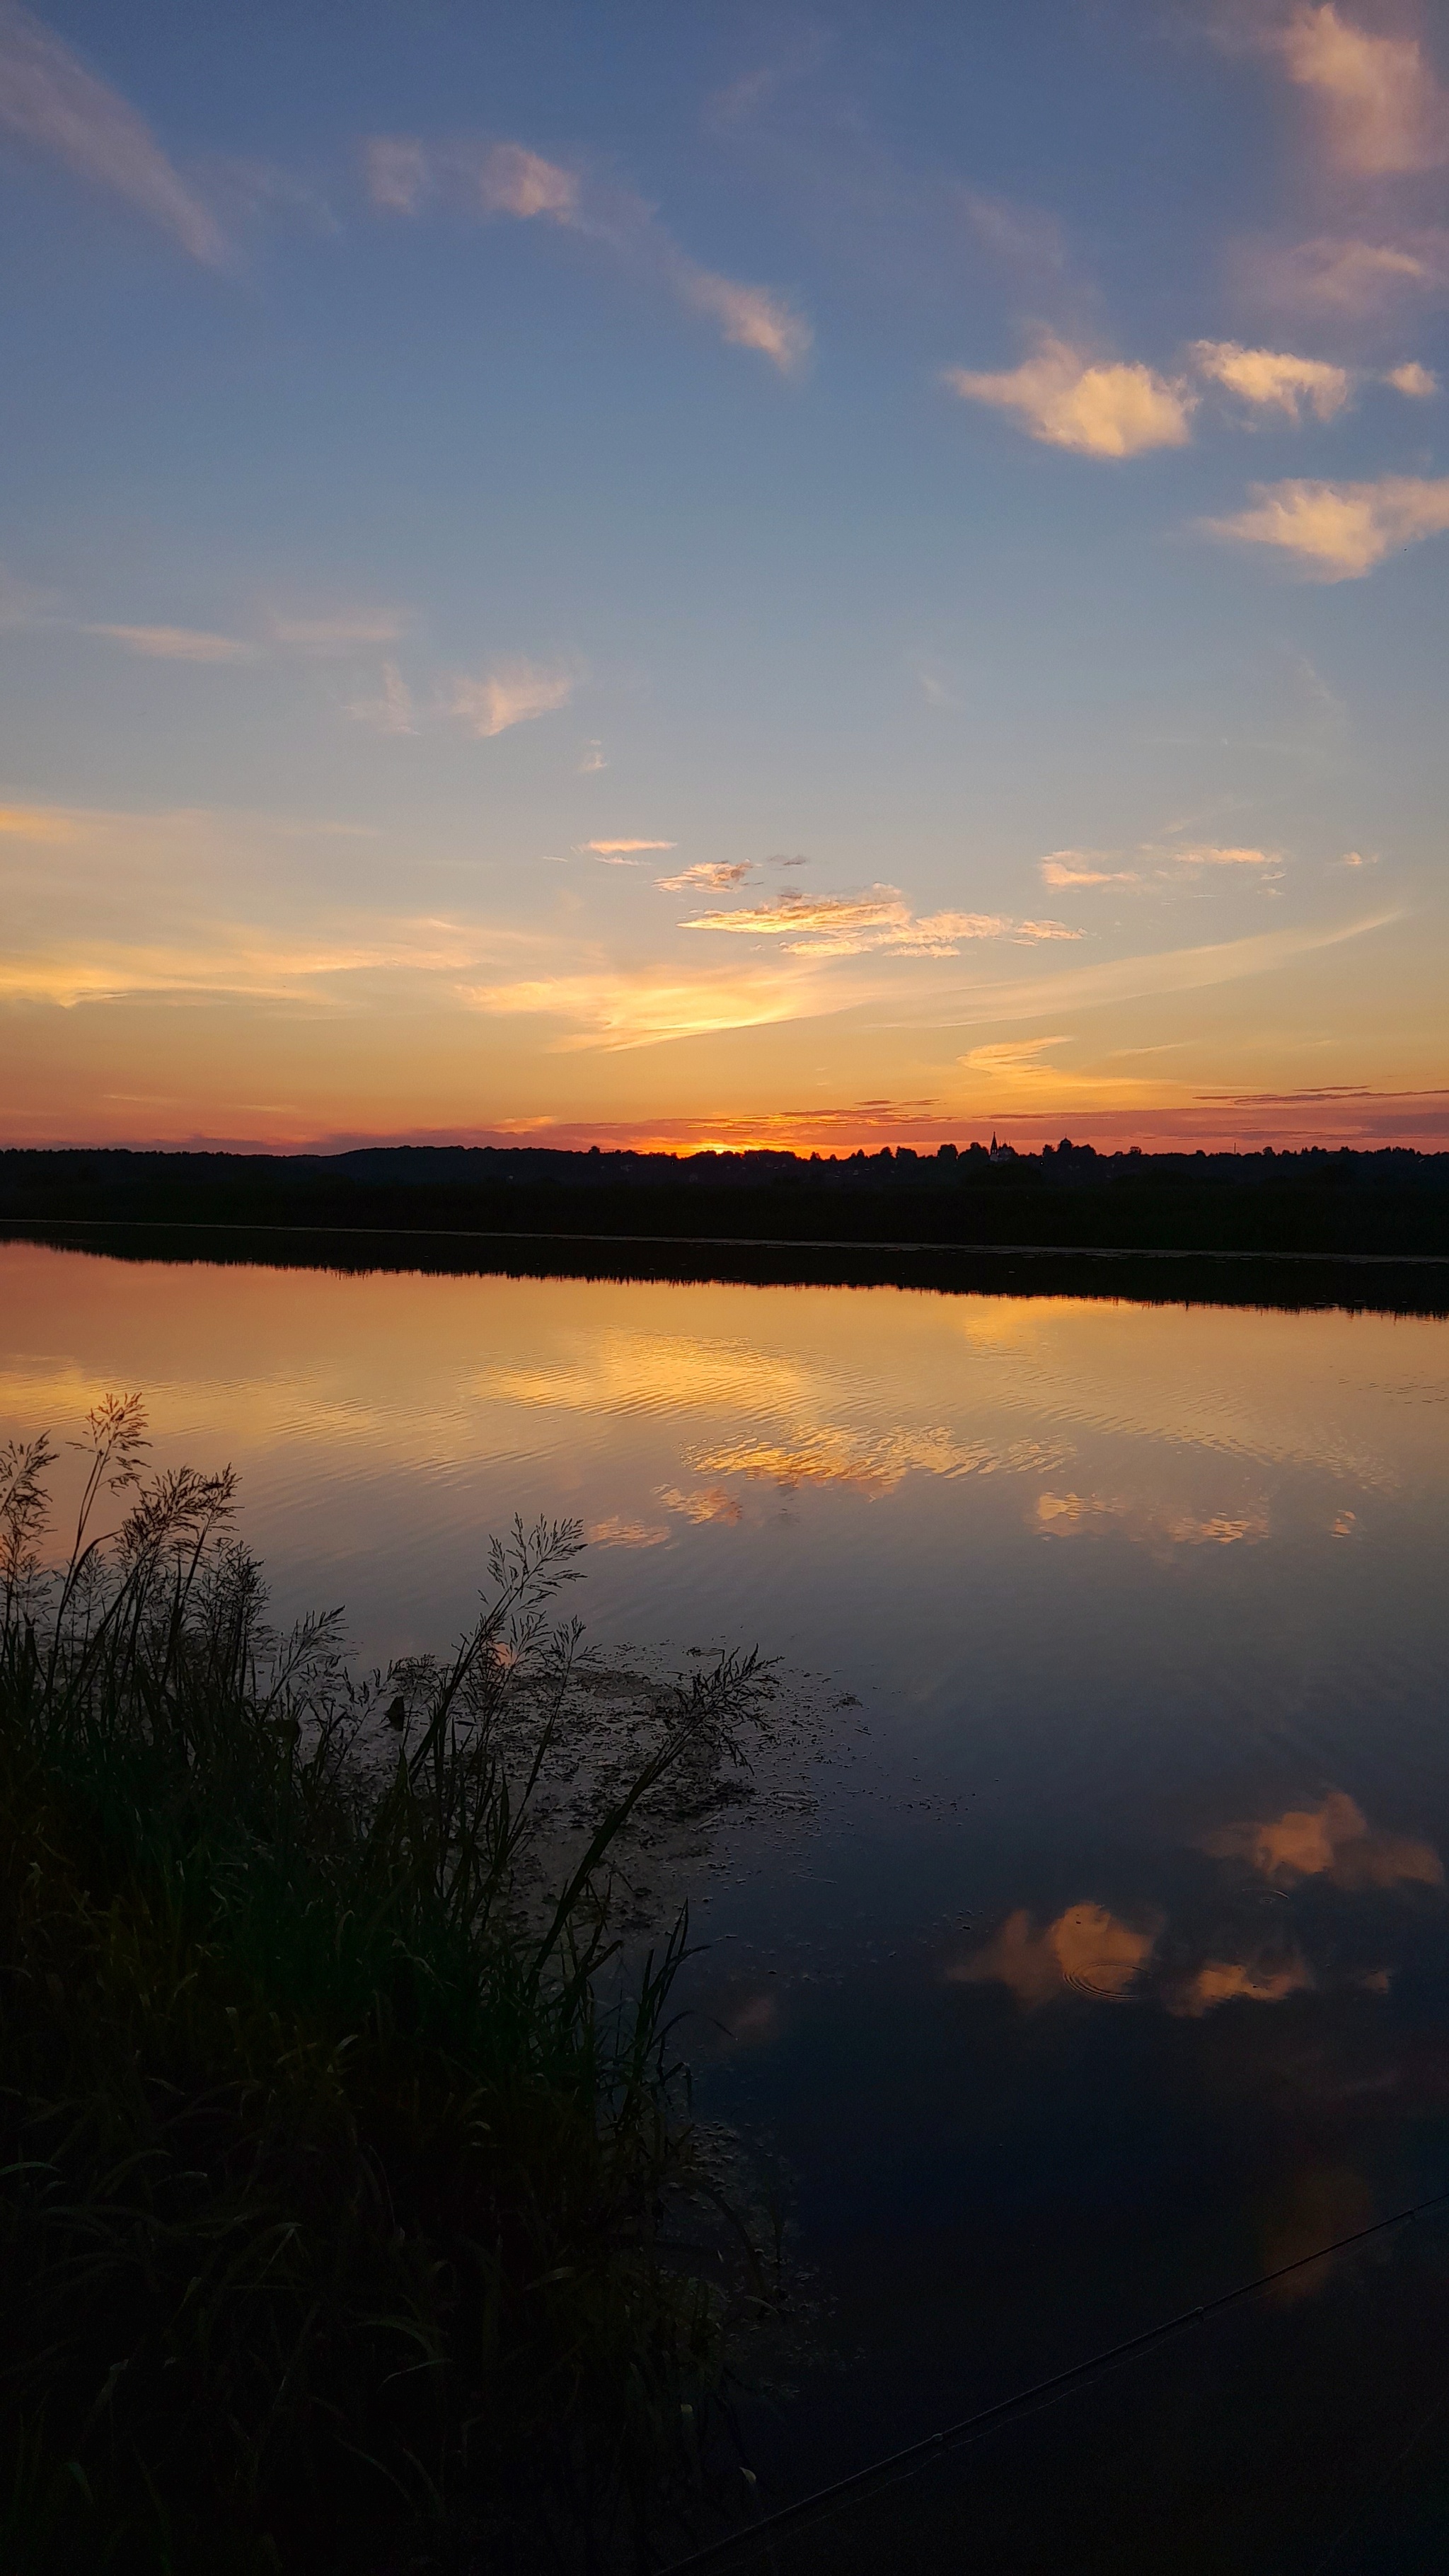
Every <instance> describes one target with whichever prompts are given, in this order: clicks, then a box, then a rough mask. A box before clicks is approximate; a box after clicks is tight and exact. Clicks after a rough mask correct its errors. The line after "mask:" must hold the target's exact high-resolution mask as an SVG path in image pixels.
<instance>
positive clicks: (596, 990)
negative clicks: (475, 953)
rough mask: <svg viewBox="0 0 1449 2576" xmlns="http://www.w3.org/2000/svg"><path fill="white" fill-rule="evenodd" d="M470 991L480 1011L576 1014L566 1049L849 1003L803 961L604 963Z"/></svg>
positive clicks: (613, 1047)
mask: <svg viewBox="0 0 1449 2576" xmlns="http://www.w3.org/2000/svg"><path fill="white" fill-rule="evenodd" d="M464 998H465V1000H466V1001H467V1002H468V1003H469V1004H470V1006H471V1007H472V1008H473V1009H474V1010H478V1011H491V1012H499V1013H502V1014H505V1015H510V1016H511V1015H513V1014H518V1015H520V1016H527V1017H534V1016H537V1017H539V1018H544V1019H559V1020H565V1021H570V1022H572V1023H573V1024H574V1034H572V1035H570V1036H568V1037H563V1038H559V1039H557V1040H555V1041H554V1045H555V1048H556V1050H557V1051H558V1052H560V1053H563V1054H571V1053H573V1052H574V1051H575V1050H577V1049H579V1048H584V1047H598V1048H601V1049H604V1050H606V1051H609V1052H618V1051H620V1050H623V1049H627V1048H632V1047H643V1046H660V1045H663V1044H664V1043H666V1042H667V1041H668V1040H670V1039H674V1038H692V1037H711V1036H715V1035H717V1034H718V1033H719V1032H721V1031H722V1030H726V1029H755V1028H765V1027H768V1026H770V1025H772V1024H773V1023H775V1022H777V1021H780V1020H794V1019H802V1018H807V1017H813V1016H814V1015H815V1014H817V1013H820V1012H827V1011H833V1010H837V1009H840V1008H841V1007H843V1005H842V1003H841V1001H840V999H839V997H838V996H836V995H833V994H827V993H826V992H825V991H824V990H823V989H822V988H819V987H817V986H812V984H811V983H810V982H809V981H808V979H807V978H806V977H805V975H804V973H803V971H802V970H800V969H798V968H797V969H794V970H792V971H789V972H781V971H779V970H778V969H777V970H774V971H770V970H764V971H755V972H748V971H747V972H745V973H744V974H740V973H726V974H720V975H689V974H684V973H680V972H679V971H678V970H677V969H676V970H671V969H670V968H669V967H667V966H664V967H640V968H635V969H630V968H627V967H617V968H612V969H611V968H602V967H601V968H592V969H586V970H584V971H582V972H577V973H572V972H568V971H561V972H559V973H557V974H543V975H535V976H530V977H519V978H517V979H515V980H514V981H512V982H510V983H505V984H496V983H495V984H474V985H472V986H470V987H468V988H467V989H466V990H465V994H464Z"/></svg>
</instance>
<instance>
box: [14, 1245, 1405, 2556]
mask: <svg viewBox="0 0 1449 2576" xmlns="http://www.w3.org/2000/svg"><path fill="white" fill-rule="evenodd" d="M107 1387H127V1388H130V1387H139V1388H142V1389H144V1390H145V1393H146V1395H147V1398H148V1400H149V1404H150V1408H151V1416H152V1425H153V1431H154V1436H155V1454H156V1456H157V1459H158V1461H160V1462H163V1463H165V1462H172V1461H177V1460H180V1459H183V1458H184V1459H187V1460H190V1461H192V1462H193V1463H196V1464H199V1465H213V1464H216V1463H219V1462H220V1461H221V1460H223V1459H226V1458H230V1459H231V1460H232V1461H234V1463H235V1464H236V1465H237V1466H238V1467H239V1468H240V1469H241V1470H242V1473H243V1476H244V1480H245V1481H244V1494H245V1498H246V1508H245V1515H244V1525H245V1528H246V1531H247V1534H248V1536H249V1537H250V1539H251V1540H252V1541H253V1543H254V1545H255V1546H256V1547H257V1549H258V1550H259V1552H260V1553H261V1554H262V1555H263V1556H264V1557H265V1558H266V1559H267V1560H268V1562H269V1565H270V1567H271V1570H272V1572H273V1576H274V1581H275V1599H276V1604H277V1607H278V1608H279V1609H280V1610H281V1611H283V1612H284V1613H289V1612H291V1611H294V1610H298V1609H301V1608H303V1607H306V1606H313V1605H316V1604H318V1603H322V1602H328V1603H330V1602H333V1601H346V1602H347V1603H348V1605H349V1608H350V1613H351V1618H352V1624H353V1629H354V1633H355V1634H356V1636H357V1639H358V1642H359V1646H360V1647H361V1648H362V1649H363V1651H364V1652H365V1653H366V1655H367V1656H368V1658H369V1659H371V1658H372V1657H375V1656H384V1655H386V1654H388V1653H392V1652H397V1651H401V1650H403V1649H406V1648H412V1647H416V1646H419V1645H422V1644H424V1643H433V1644H436V1643H440V1642H443V1641H445V1640H446V1638H447V1636H448V1635H449V1633H450V1632H451V1630H452V1629H453V1628H454V1627H455V1625H456V1624H457V1623H458V1622H459V1621H460V1619H461V1617H462V1616H463V1614H464V1613H465V1611H466V1609H467V1606H468V1603H469V1600H470V1597H471V1587H472V1585H473V1582H474V1580H475V1576H476V1573H477V1571H478V1569H479V1566H480V1560H481V1553H482V1541H483V1538H484V1536H485V1535H486V1533H487V1531H488V1530H489V1529H490V1528H492V1527H496V1526H497V1525H498V1524H499V1523H500V1522H501V1521H502V1520H503V1519H504V1518H505V1517H506V1516H508V1515H509V1514H511V1513H512V1512H513V1511H514V1510H515V1509H517V1510H521V1511H523V1512H524V1513H525V1514H528V1513H532V1512H534V1511H537V1510H544V1511H548V1512H550V1513H563V1512H570V1513H576V1514H577V1515H578V1516H579V1517H580V1518H581V1519H582V1520H583V1521H584V1523H585V1525H586V1527H587V1529H588V1532H589V1535H590V1538H591V1540H592V1542H593V1544H592V1546H591V1549H590V1552H589V1558H588V1566H589V1575H588V1581H587V1584H586V1586H585V1587H583V1592H584V1598H583V1599H582V1600H581V1602H580V1604H579V1606H580V1607H581V1608H582V1609H583V1610H584V1611H585V1612H586V1615H587V1617H588V1621H589V1625H590V1628H591V1630H592V1631H593V1632H594V1633H595V1634H596V1635H598V1636H599V1637H601V1638H603V1639H619V1640H625V1639H627V1640H630V1641H634V1642H647V1643H650V1644H663V1645H667V1646H668V1647H669V1648H670V1649H671V1650H673V1651H674V1652H676V1653H679V1652H682V1651H683V1650H684V1649H685V1648H687V1647H688V1646H689V1645H691V1644H701V1645H706V1646H707V1645H710V1644H713V1643H716V1642H730V1643H747V1644H748V1643H753V1642H755V1641H758V1642H759V1643H760V1645H761V1646H762V1647H763V1648H764V1649H765V1650H766V1651H768V1652H770V1653H772V1654H775V1655H778V1656H780V1657H781V1658H783V1660H784V1662H785V1663H786V1664H787V1665H788V1666H789V1667H791V1668H793V1669H795V1670H796V1671H800V1672H804V1673H808V1674H809V1675H810V1676H812V1677H813V1678H812V1684H811V1687H812V1689H813V1690H814V1691H815V1693H816V1696H817V1699H818V1700H819V1701H820V1703H821V1704H822V1705H827V1706H828V1705H829V1704H830V1703H831V1702H833V1701H835V1700H843V1699H844V1698H845V1697H846V1695H849V1696H850V1697H852V1698H853V1699H854V1700H856V1701H858V1702H859V1703H860V1705H859V1707H848V1706H842V1707H840V1708H838V1709H837V1710H834V1711H833V1713H832V1714H830V1715H829V1717H828V1718H827V1722H826V1729H825V1733H824V1736H823V1738H822V1741H821V1744H820V1748H819V1753H818V1757H817V1758H816V1759H815V1760H814V1762H813V1764H812V1766H811V1778H810V1785H811V1786H812V1788H813V1790H814V1792H815V1793H816V1797H817V1800H818V1804H817V1807H816V1811H815V1813H814V1815H813V1817H812V1818H811V1819H810V1820H808V1822H801V1823H799V1824H798V1825H796V1826H794V1827H792V1828H789V1829H783V1830H782V1829H780V1828H779V1827H778V1826H777V1827H776V1828H774V1829H772V1831H771V1832H770V1833H769V1834H768V1835H763V1836H762V1838H761V1843H760V1847H759V1848H758V1849H752V1848H751V1846H750V1844H749V1841H748V1839H745V1840H744V1841H739V1840H736V1841H735V1842H734V1843H733V1844H731V1846H730V1848H729V1852H728V1855H727V1857H726V1859H725V1861H724V1862H723V1863H722V1866H721V1869H720V1871H719V1873H718V1874H717V1877H716V1880H715V1883H714V1884H713V1886H712V1887H711V1889H710V1891H709V1894H708V1901H707V1903H705V1904H703V1905H702V1906H701V1908H700V1913H699V1920H700V1921H701V1923H702V1924H703V1926H704V1929H705V1931H706V1934H707V1937H708V1940H709V1944H710V1947H709V1949H708V1952H707V1954H706V1956H705V1957H704V1959H703V1960H702V1961H701V1962H700V1963H699V1964H698V1966H697V1968H696V1970H695V1994H694V1999H695V2001H696V2002H697V2003H698V2004H699V2006H700V2008H701V2016H702V2017H701V2019H700V2021H699V2022H698V2024H697V2025H696V2046H695V2052H694V2053H695V2055H696V2058H697V2061H698V2063H699V2066H700V2087H699V2094H698V2100H699V2104H700V2107H701V2108H702V2110H703V2111H704V2112H705V2113H706V2114H707V2115H708V2116H710V2117H713V2118H719V2119H723V2120H726V2121H729V2122H733V2123H737V2124H740V2125H742V2126H743V2127H744V2128H745V2129H746V2131H747V2132H748V2133H749V2134H750V2135H751V2136H752V2137H753V2138H756V2139H758V2140H761V2141H763V2142H764V2151H766V2152H767V2153H768V2154H769V2155H770V2156H771V2157H773V2158H775V2159H777V2160H778V2162H779V2165H780V2167H781V2168H782V2169H783V2170H784V2171H786V2172H787V2173H788V2175H789V2177H790V2190H791V2194H792V2198H793V2203H794V2207H795V2211H796V2217H797V2225H798V2242H799V2248H800V2252H801V2256H802V2258H803V2260H804V2261H805V2262H806V2263H807V2264H808V2265H809V2266H810V2267H811V2268H812V2270H813V2272H814V2274H815V2276H816V2279H817V2282H818V2286H819V2289H820V2291H821V2294H822V2297H823V2298H824V2299H825V2300H826V2302H827V2303H828V2308H829V2314H830V2324H829V2329H828V2332H829V2339H830V2342H831V2344H832V2347H833V2353H834V2358H833V2359H831V2360H827V2361H823V2362H822V2363H821V2365H820V2366H819V2367H818V2368H814V2367H812V2368H809V2369H807V2370H806V2371H805V2372H804V2373H803V2377H802V2384H801V2393H800V2396H799V2399H798V2402H797V2403H796V2405H795V2406H794V2408H793V2409H792V2410H791V2411H790V2412H789V2414H788V2415H786V2416H784V2417H781V2418H778V2419H777V2418H775V2417H774V2416H772V2415H770V2414H764V2415H762V2417H761V2419H760V2421H759V2422H758V2424H757V2425H756V2426H755V2427H754V2432H753V2438H754V2440H755V2442H756V2445H757V2457H758V2460H759V2463H760V2467H761V2474H762V2478H763V2481H764V2484H765V2487H766V2489H767V2491H768V2492H770V2493H771V2494H774V2495H778V2494H784V2493H788V2492H791V2491H793V2490H796V2489H799V2488H801V2487H808V2486H812V2485H815V2484H818V2483H820V2482H821V2481H822V2480H823V2479H825V2478H827V2477H829V2476H832V2475H835V2474H838V2473H840V2472H842V2471H844V2470H846V2469H849V2468H853V2467H855V2466H857V2465H859V2464H860V2463H861V2462H862V2461H864V2460H865V2459H867V2458H869V2457H871V2456H874V2455H876V2454H878V2453H880V2452H883V2451H886V2450H888V2449H889V2448H891V2447H892V2446H893V2445H894V2444H896V2443H898V2442H902V2441H906V2440H909V2439H911V2438H912V2437H913V2436H915V2435H917V2434H920V2433H924V2432H927V2431H929V2430H931V2429H932V2428H933V2426H935V2425H936V2424H938V2423H945V2422H948V2421H950V2420H951V2419H952V2418H953V2417H957V2416H960V2415H962V2414H964V2413H966V2412H967V2411H969V2410H970V2409H971V2408H973V2407H975V2406H977V2405H980V2404H983V2403H986V2402H988V2401H990V2400H993V2399H995V2398H996V2397H998V2396H1000V2395H1002V2394H1003V2393H1005V2392H1006V2391H1008V2390H1009V2389H1011V2388H1012V2387H1014V2386H1017V2385H1019V2384H1021V2383H1023V2382H1026V2381H1029V2380H1033V2379H1036V2378H1038V2377H1040V2376H1041V2375H1042V2374H1043V2373H1045V2372H1048V2371H1050V2370H1053V2369H1055V2368H1058V2367H1060V2366H1062V2365H1063V2364H1066V2363H1070V2362H1075V2361H1076V2360H1078V2359H1080V2358H1082V2357H1083V2356H1084V2355H1086V2354H1088V2353H1090V2352H1092V2351H1093V2350H1095V2349H1097V2348H1098V2347H1100V2346H1102V2345H1105V2344H1107V2343H1109V2342H1111V2341H1112V2340H1113V2339H1114V2337H1116V2336H1118V2335H1120V2334H1124V2333H1128V2332H1131V2331H1134V2330H1135V2329H1137V2328H1138V2327H1140V2326H1144V2325H1147V2324H1149V2323H1151V2322H1153V2321H1154V2320H1155V2319H1156V2318H1158V2317H1160V2316H1162V2315H1164V2314H1166V2313H1168V2312H1170V2311H1171V2310H1173V2309H1176V2308H1180V2307H1182V2306H1183V2305H1184V2304H1185V2303H1189V2302H1192V2301H1197V2300H1202V2299H1205V2298H1209V2297H1211V2296H1212V2295H1214V2294H1215V2293H1216V2292H1217V2291H1219V2290H1220V2289H1223V2288H1225V2287H1227V2286H1229V2285H1231V2284H1232V2283H1234V2282H1236V2281H1239V2280H1243V2279H1246V2278H1248V2277H1250V2276H1251V2275H1253V2274H1255V2273H1257V2272H1259V2271H1261V2270H1263V2269H1264V2268H1267V2267H1271V2266H1272V2265H1274V2264H1277V2263H1281V2262H1284V2261H1286V2260H1289V2259H1291V2258H1292V2257H1293V2256H1294V2255H1297V2254H1299V2253H1306V2252H1309V2251H1311V2250H1313V2249H1314V2248H1315V2247H1316V2246H1320V2245H1324V2244H1326V2243H1328V2242H1330V2241H1331V2240H1332V2239H1334V2238H1336V2237H1337V2236H1340V2235H1342V2234H1344V2233H1346V2232H1347V2231H1348V2230H1350V2229H1352V2228H1354V2227H1357V2226H1361V2225H1363V2224H1365V2223H1366V2222H1367V2221H1368V2220H1370V2219H1371V2218H1373V2217H1374V2216H1377V2215H1383V2214H1386V2213H1388V2212H1390V2211H1392V2210H1394V2209H1396V2208H1398V2207H1400V2206H1402V2205H1404V2204H1406V2203H1408V2202H1410V2201H1412V2200H1414V2199H1416V2198H1417V2197H1419V2196H1420V2195H1422V2194H1424V2193H1427V2192H1430V2191H1432V2190H1435V2189H1437V2188H1441V2187H1443V2186H1445V2185H1449V2127H1446V2119H1449V1985H1446V1979H1445V1971H1446V1966H1449V1950H1446V1925H1449V1908H1446V1901H1445V1888H1444V1867H1443V1861H1444V1858H1445V1857H1449V1758H1446V1715H1449V1694H1446V1680H1449V1627H1446V1620H1445V1608H1444V1604H1445V1580H1444V1566H1445V1540H1446V1534H1449V1325H1446V1324H1445V1323H1444V1322H1442V1321H1433V1320H1421V1319H1413V1318H1391V1317H1387V1316H1372V1315H1347V1314H1338V1313H1322V1314H1285V1313H1271V1312H1252V1311H1247V1310H1225V1309H1213V1308H1208V1307H1197V1308H1193V1309H1191V1310H1181V1309H1173V1308H1169V1307H1158V1308H1150V1307H1143V1306H1130V1305H1125V1304H1124V1305H1111V1304H1107V1303H1095V1302H1094V1303H1088V1302H1085V1301H1083V1302H1074V1301H1066V1300H1048V1299H1039V1300H1031V1299H998V1298H992V1297H985V1296H963V1297H949V1296H942V1295H935V1294H925V1293H915V1292H902V1291H895V1290H890V1289H864V1290H848V1289H833V1288H831V1289H824V1288H747V1287H731V1286H669V1285H658V1284H629V1283H612V1282H588V1281H579V1280H547V1281H520V1280H508V1279H502V1278H478V1277H463V1278H457V1277H444V1276H418V1275H408V1274H386V1273H376V1274H370V1275H351V1276H338V1275H334V1274H329V1273H326V1272H320V1271H302V1270H297V1271H285V1270H271V1269H261V1268H256V1269H249V1268H240V1267H237V1268H226V1269H223V1268H211V1267H206V1266H203V1265H200V1264H198V1265H194V1266H192V1265H186V1266H183V1265H175V1266H167V1265H161V1264H155V1265H147V1264H139V1263H129V1262H120V1261H112V1260H107V1259H105V1258H101V1257H93V1256H90V1255H88V1254H84V1253H79V1252H59V1251H51V1250H47V1249H42V1248H40V1247H38V1246H35V1245H29V1244H14V1243H11V1244H5V1245H0V1437H4V1436H7V1435H8V1434H9V1433H10V1432H12V1431H28V1430H32V1429H37V1428H41V1427H45V1426H48V1427H49V1428H50V1429H51V1430H52V1431H53V1432H55V1433H57V1434H61V1435H65V1434H67V1433H69V1432H71V1431H73V1430H74V1429H76V1428H77V1427H78V1426H79V1419H80V1417H81V1416H82V1414H83V1413H84V1411H85V1408H86V1406H87V1405H88V1404H89V1403H90V1402H92V1401H93V1400H94V1398H95V1396H96V1395H97V1393H99V1392H100V1391H101V1390H102V1389H104V1388H107ZM1329 2277H1330V2275H1329V2271H1328V2268H1327V2267H1322V2268H1321V2270H1320V2272H1318V2273H1315V2274H1314V2275H1312V2276H1311V2284H1312V2289H1313V2295H1317V2296H1322V2297H1324V2298H1325V2299H1326V2298H1327V2297H1328V2293H1327V2292H1326V2291H1324V2289H1323V2287H1322V2283H1323V2281H1324V2280H1326V2279H1327V2278H1329ZM1022 2563H1023V2564H1024V2563H1025V2561H1024V2560H1023V2562H1022Z"/></svg>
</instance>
